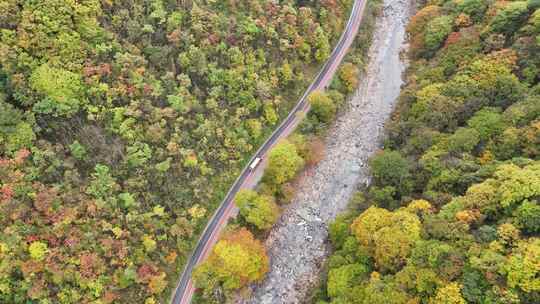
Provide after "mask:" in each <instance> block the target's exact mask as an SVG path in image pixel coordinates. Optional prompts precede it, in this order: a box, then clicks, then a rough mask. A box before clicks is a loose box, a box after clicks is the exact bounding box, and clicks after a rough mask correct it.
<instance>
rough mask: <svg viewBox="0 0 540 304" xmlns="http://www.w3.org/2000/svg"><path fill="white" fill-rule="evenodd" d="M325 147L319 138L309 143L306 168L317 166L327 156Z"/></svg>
mask: <svg viewBox="0 0 540 304" xmlns="http://www.w3.org/2000/svg"><path fill="white" fill-rule="evenodd" d="M325 148H326V147H325V145H324V142H323V141H322V140H320V139H319V138H315V139H313V140H312V141H311V142H310V143H309V153H308V155H307V157H306V166H315V165H316V164H317V163H319V162H320V161H321V160H322V159H323V158H324V155H325Z"/></svg>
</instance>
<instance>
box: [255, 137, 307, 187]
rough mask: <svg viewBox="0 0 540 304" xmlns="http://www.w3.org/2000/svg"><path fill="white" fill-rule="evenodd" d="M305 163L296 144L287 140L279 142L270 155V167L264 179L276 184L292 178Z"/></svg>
mask: <svg viewBox="0 0 540 304" xmlns="http://www.w3.org/2000/svg"><path fill="white" fill-rule="evenodd" d="M303 165H304V160H303V159H302V157H300V155H298V151H297V149H296V146H295V145H294V144H292V143H290V142H289V141H287V140H282V141H281V142H279V143H278V144H277V145H276V146H275V147H274V148H273V149H272V150H271V151H270V153H269V155H268V167H267V168H266V170H265V175H264V179H265V180H268V181H269V182H270V183H272V184H274V185H282V184H284V183H286V182H287V181H289V180H291V179H292V178H293V177H294V176H295V175H296V173H297V172H298V170H300V168H302V167H303Z"/></svg>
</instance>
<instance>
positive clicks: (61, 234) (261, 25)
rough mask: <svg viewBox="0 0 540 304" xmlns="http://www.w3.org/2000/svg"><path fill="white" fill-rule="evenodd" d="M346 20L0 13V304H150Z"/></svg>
mask: <svg viewBox="0 0 540 304" xmlns="http://www.w3.org/2000/svg"><path fill="white" fill-rule="evenodd" d="M350 4H351V1H350V0H343V1H337V0H324V1H252V0H241V1H200V0H194V1H170V0H151V1H141V0H133V1H124V0H122V1H97V0H85V1H64V0H44V1H19V0H0V10H1V11H2V13H1V14H0V227H1V229H0V302H1V303H43V304H45V303H62V304H64V303H66V304H67V303H113V302H114V303H146V304H152V303H157V302H162V303H165V302H166V301H167V300H168V299H169V296H170V291H171V290H172V288H174V287H175V284H176V283H177V279H178V274H179V272H180V271H181V269H182V268H183V266H184V263H185V260H186V257H187V256H188V255H189V253H190V252H191V250H192V248H193V246H194V244H195V242H196V240H197V239H198V235H199V233H200V232H201V230H202V228H203V227H204V225H205V224H206V221H207V219H208V218H209V216H210V215H211V214H212V211H213V210H214V209H215V207H216V206H217V204H218V203H219V202H220V200H221V199H222V197H223V196H224V193H225V192H226V190H227V189H228V188H229V186H230V185H231V183H232V182H233V180H234V179H235V177H236V176H237V174H238V172H239V171H240V169H241V168H242V166H243V165H244V164H245V162H246V161H247V159H248V158H249V156H250V155H251V154H252V153H253V151H254V149H255V148H256V147H257V146H258V145H259V144H260V143H261V142H262V141H263V140H264V138H265V136H267V135H268V134H269V133H270V131H271V130H273V128H274V127H275V126H276V124H277V123H278V122H279V121H280V120H281V119H282V118H283V117H284V116H285V115H286V114H287V112H288V110H289V109H290V107H291V105H292V103H293V102H294V101H296V99H297V98H298V96H299V95H300V94H302V93H303V91H304V90H305V88H306V86H307V83H308V82H309V81H310V80H311V77H312V71H315V70H316V69H317V68H318V67H319V66H320V65H321V63H322V62H324V60H325V59H326V58H327V57H328V55H329V52H330V51H331V45H332V44H333V43H334V42H335V41H336V40H337V37H338V35H340V34H341V30H342V28H343V25H344V20H346V16H347V8H348V7H349V6H350ZM260 201H264V202H266V205H264V208H255V211H256V212H257V213H255V214H254V215H252V214H251V213H254V211H252V209H253V208H252V206H251V205H250V204H249V202H248V203H247V204H246V206H244V208H243V210H244V211H243V214H247V215H248V216H247V218H249V219H250V221H253V222H254V225H257V226H258V227H260V228H261V229H265V228H266V227H268V225H269V223H270V222H272V221H274V217H272V216H266V217H263V218H261V219H259V218H258V217H259V215H258V214H263V213H265V212H267V210H270V211H272V212H273V211H274V210H275V209H276V208H275V205H273V201H272V199H271V198H268V197H263V198H262V199H261V200H260ZM247 233H248V232H246V233H244V232H243V233H241V234H240V235H238V236H234V237H230V238H228V239H227V241H226V244H230V243H238V244H239V248H237V250H238V252H252V251H253V252H261V250H260V246H259V247H258V246H257V245H256V244H255V245H254V244H253V243H254V242H256V240H253V239H252V238H250V236H249V235H247ZM225 247H227V246H225ZM247 261H248V262H254V263H255V262H256V263H257V265H260V267H262V268H261V269H262V270H264V267H263V266H264V265H265V262H264V261H265V259H264V258H262V257H261V258H260V259H257V258H256V257H253V258H250V259H248V260H247ZM241 262H242V263H243V261H241ZM233 265H237V264H233ZM262 270H259V268H258V266H257V267H255V266H254V268H253V273H251V272H250V273H248V274H247V277H242V279H240V280H239V281H238V282H237V281H234V282H233V281H227V282H228V283H227V286H230V287H233V286H237V285H235V284H240V285H241V284H244V283H245V282H246V280H247V281H249V280H253V279H256V278H259V277H260V275H259V274H258V273H259V271H260V272H264V271H262ZM230 273H235V272H234V271H229V272H227V271H226V272H220V273H219V275H218V276H216V278H222V277H225V276H227V275H229V274H230Z"/></svg>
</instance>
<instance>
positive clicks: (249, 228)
mask: <svg viewBox="0 0 540 304" xmlns="http://www.w3.org/2000/svg"><path fill="white" fill-rule="evenodd" d="M381 8H382V1H381V0H371V1H369V2H368V3H367V6H366V10H365V12H364V15H363V19H362V24H361V26H360V30H359V33H358V35H357V36H356V38H355V40H354V42H353V44H352V45H351V47H350V49H349V52H348V53H347V55H346V57H345V58H344V61H343V63H342V64H341V65H340V67H339V69H338V71H337V73H336V75H334V78H333V79H332V82H331V84H330V85H329V87H328V88H327V90H325V91H319V90H316V91H313V92H312V93H311V94H310V95H309V96H308V102H309V103H310V106H311V108H310V111H309V112H308V113H307V115H306V116H305V117H303V120H302V121H301V123H300V125H299V126H298V128H297V129H296V130H295V131H294V132H293V133H292V134H291V135H290V136H289V137H288V138H287V139H283V140H281V141H280V142H278V143H277V144H276V145H275V147H273V148H272V150H271V151H270V152H269V153H268V163H267V165H266V168H265V171H264V174H263V177H262V179H261V181H260V183H259V184H258V185H257V186H256V188H255V189H253V190H251V189H243V190H241V191H239V192H238V194H237V195H236V197H235V199H234V203H235V204H236V206H237V207H238V209H239V216H237V217H236V218H235V219H232V220H231V222H230V223H229V225H228V227H227V228H226V232H225V233H224V235H223V236H222V237H221V239H220V240H219V241H218V243H217V244H216V246H214V248H213V250H212V251H211V253H210V255H209V258H208V259H207V260H205V261H204V262H203V263H201V264H200V265H199V266H198V267H197V268H196V269H195V271H194V274H193V279H194V280H193V281H194V284H195V287H196V288H197V292H196V294H195V298H194V302H195V303H233V302H234V301H235V299H237V298H238V297H249V296H250V292H251V289H250V284H252V283H258V282H260V281H262V280H263V279H264V278H265V274H266V273H267V272H268V271H269V267H270V265H269V264H268V263H269V259H268V257H267V254H266V250H265V248H264V244H263V243H264V240H265V239H266V237H267V236H268V233H269V232H270V229H271V228H272V227H273V226H274V224H275V223H276V222H277V221H278V219H279V216H280V213H281V209H282V208H283V207H285V205H287V204H289V203H291V201H292V200H293V198H294V195H295V189H296V188H297V185H298V183H300V182H301V176H302V175H303V174H302V173H304V172H306V171H307V170H310V169H312V168H313V166H315V165H316V164H317V163H318V162H319V161H320V160H321V159H322V158H323V157H324V153H325V145H324V140H325V136H326V133H327V131H328V129H329V127H330V126H331V125H332V123H333V122H334V119H335V117H336V115H337V113H338V112H339V111H340V108H341V106H342V105H343V104H344V101H345V98H346V96H347V95H349V94H350V93H352V92H354V91H355V89H356V87H357V86H358V83H359V77H361V71H362V69H363V68H364V67H365V63H366V60H365V59H366V57H367V53H368V50H369V47H370V45H371V40H372V38H373V35H372V32H373V29H374V26H375V21H376V17H377V16H378V15H379V14H380V12H381ZM344 110H346V109H344Z"/></svg>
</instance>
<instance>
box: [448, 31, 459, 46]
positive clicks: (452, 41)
mask: <svg viewBox="0 0 540 304" xmlns="http://www.w3.org/2000/svg"><path fill="white" fill-rule="evenodd" d="M460 38H461V33H460V32H452V33H451V34H450V35H448V38H446V42H445V43H444V48H447V47H449V46H450V45H452V44H455V43H457V42H458V41H459V39H460Z"/></svg>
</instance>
